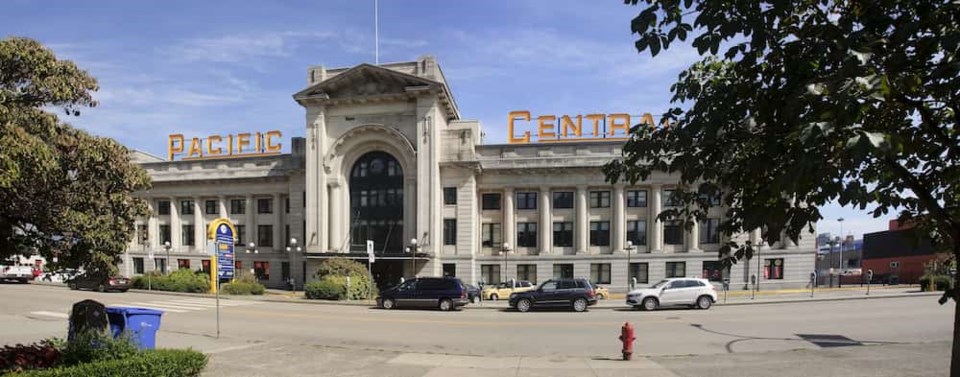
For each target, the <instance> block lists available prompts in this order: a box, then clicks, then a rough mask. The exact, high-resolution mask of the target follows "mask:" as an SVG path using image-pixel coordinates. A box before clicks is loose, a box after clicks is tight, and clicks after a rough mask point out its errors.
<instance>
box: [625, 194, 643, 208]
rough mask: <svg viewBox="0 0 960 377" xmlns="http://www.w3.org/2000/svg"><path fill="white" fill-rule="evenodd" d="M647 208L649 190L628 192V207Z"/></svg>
mask: <svg viewBox="0 0 960 377" xmlns="http://www.w3.org/2000/svg"><path fill="white" fill-rule="evenodd" d="M646 206H647V190H629V191H627V207H633V208H639V207H646Z"/></svg>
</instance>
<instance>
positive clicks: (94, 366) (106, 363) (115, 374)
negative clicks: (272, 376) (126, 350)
mask: <svg viewBox="0 0 960 377" xmlns="http://www.w3.org/2000/svg"><path fill="white" fill-rule="evenodd" d="M206 365H207V356H206V355H204V354H202V353H200V352H197V351H194V350H176V349H164V350H145V351H142V352H139V353H137V354H134V355H132V356H128V357H125V358H122V359H114V360H102V361H96V362H91V363H84V364H78V365H75V366H71V367H62V368H53V369H45V370H31V371H26V372H20V373H9V374H6V375H4V376H5V377H74V376H76V377H86V376H99V377H181V376H183V377H186V376H199V375H200V372H201V371H203V368H204V367H206Z"/></svg>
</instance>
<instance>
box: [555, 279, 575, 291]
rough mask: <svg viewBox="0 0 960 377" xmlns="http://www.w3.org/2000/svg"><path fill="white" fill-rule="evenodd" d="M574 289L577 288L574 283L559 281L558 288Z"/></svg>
mask: <svg viewBox="0 0 960 377" xmlns="http://www.w3.org/2000/svg"><path fill="white" fill-rule="evenodd" d="M576 287H577V283H574V282H573V281H571V280H561V281H560V286H559V288H560V289H574V288H576Z"/></svg>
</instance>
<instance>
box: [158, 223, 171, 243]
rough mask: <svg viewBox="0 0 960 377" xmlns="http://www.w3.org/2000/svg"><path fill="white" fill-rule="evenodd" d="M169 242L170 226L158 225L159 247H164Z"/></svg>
mask: <svg viewBox="0 0 960 377" xmlns="http://www.w3.org/2000/svg"><path fill="white" fill-rule="evenodd" d="M167 242H170V225H167V224H163V225H160V245H161V246H162V245H166V244H167Z"/></svg>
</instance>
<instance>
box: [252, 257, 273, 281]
mask: <svg viewBox="0 0 960 377" xmlns="http://www.w3.org/2000/svg"><path fill="white" fill-rule="evenodd" d="M253 274H254V276H256V277H257V280H270V262H262V261H261V262H253Z"/></svg>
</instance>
